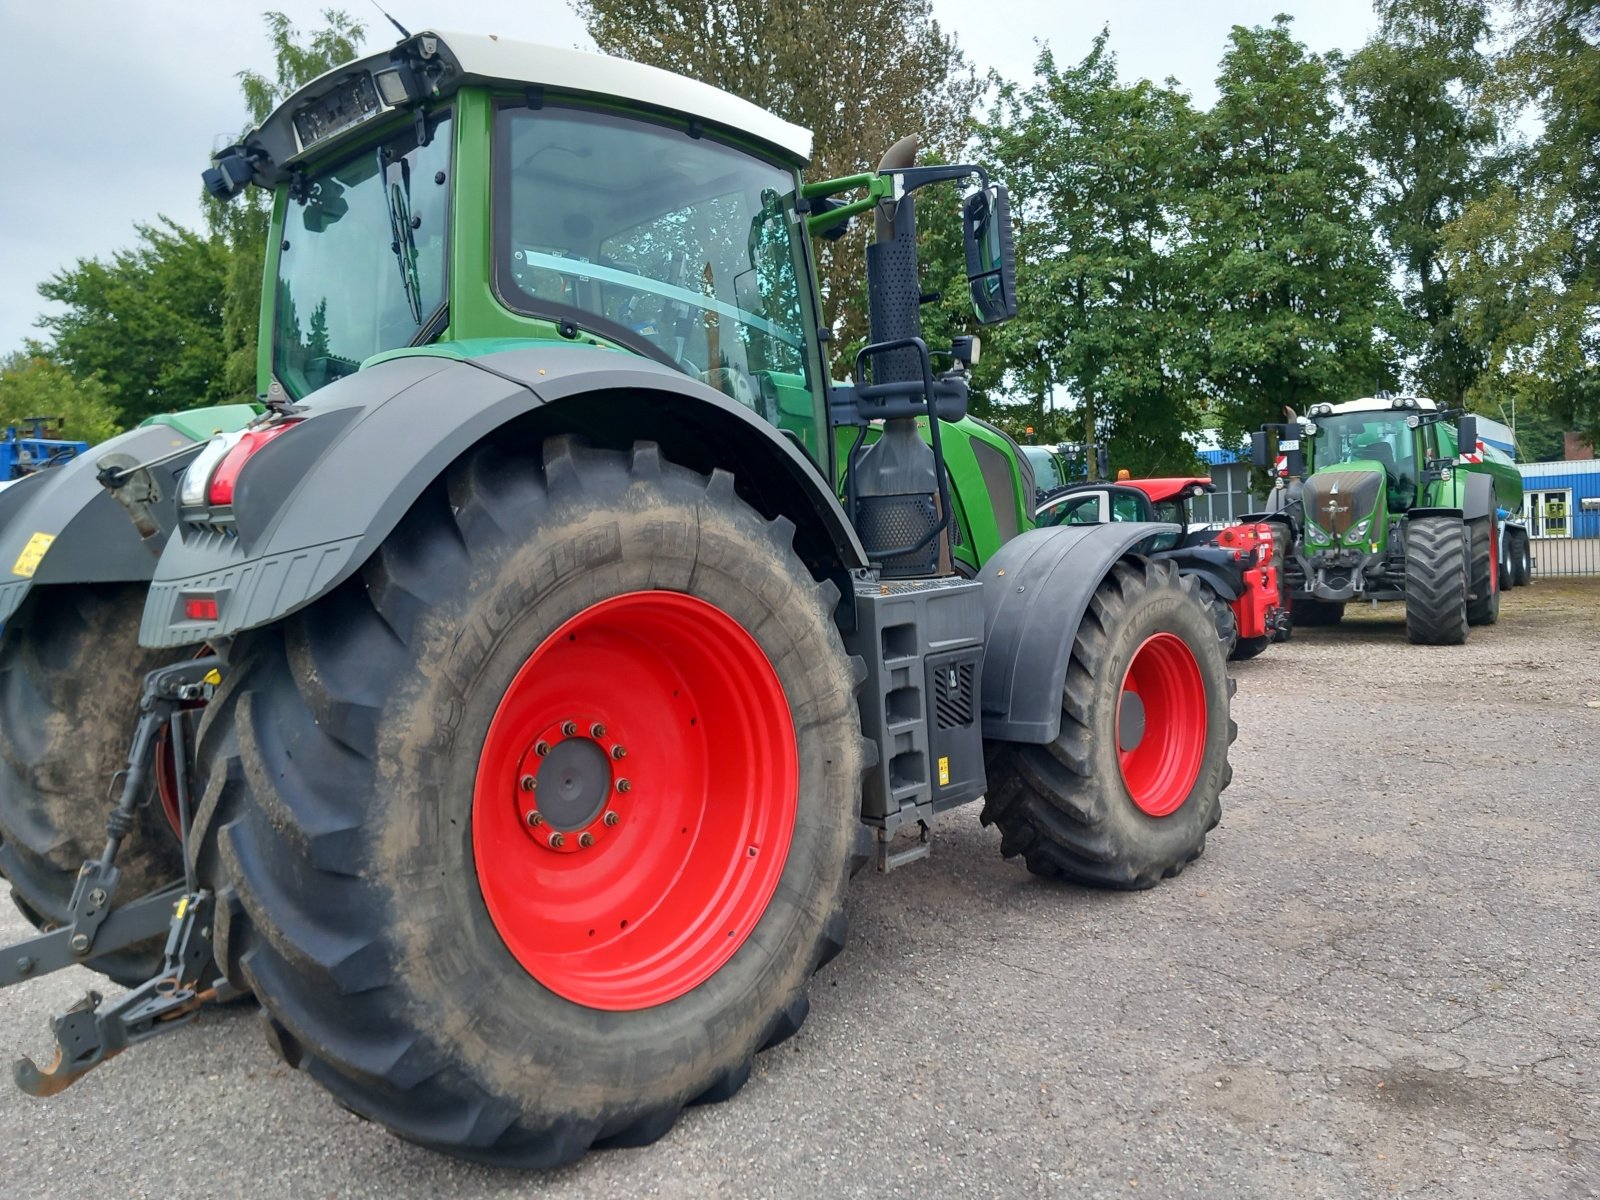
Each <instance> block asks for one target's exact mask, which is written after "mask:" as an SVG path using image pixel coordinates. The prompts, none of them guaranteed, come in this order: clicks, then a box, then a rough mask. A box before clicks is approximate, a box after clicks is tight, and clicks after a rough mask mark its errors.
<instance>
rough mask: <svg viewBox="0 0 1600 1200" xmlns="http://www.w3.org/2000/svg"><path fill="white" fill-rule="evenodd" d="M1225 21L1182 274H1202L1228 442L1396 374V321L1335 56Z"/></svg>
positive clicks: (1279, 25)
mask: <svg viewBox="0 0 1600 1200" xmlns="http://www.w3.org/2000/svg"><path fill="white" fill-rule="evenodd" d="M1289 24H1290V22H1289V18H1287V17H1281V16H1280V17H1279V18H1277V19H1276V20H1275V21H1274V22H1273V23H1272V25H1270V26H1265V27H1263V26H1257V27H1255V28H1253V29H1246V28H1243V27H1242V26H1235V27H1234V29H1233V33H1232V34H1231V36H1230V39H1229V41H1230V46H1229V49H1228V51H1227V53H1226V54H1225V55H1224V57H1223V60H1222V69H1221V74H1220V75H1219V76H1218V79H1217V87H1218V90H1219V92H1220V96H1219V97H1218V100H1217V103H1216V106H1215V107H1214V108H1213V109H1212V111H1211V112H1210V113H1209V114H1207V115H1206V117H1205V118H1204V120H1203V121H1202V123H1201V136H1200V150H1201V154H1202V157H1203V163H1202V167H1201V175H1200V178H1199V181H1198V182H1199V186H1198V187H1197V188H1196V190H1195V192H1194V207H1193V215H1192V217H1191V234H1192V242H1191V252H1190V253H1187V254H1185V255H1184V258H1185V260H1186V262H1187V265H1188V273H1189V274H1190V276H1191V277H1192V278H1195V279H1197V280H1199V281H1200V286H1201V288H1202V289H1203V292H1204V294H1203V295H1202V297H1201V298H1200V301H1199V307H1200V311H1201V314H1202V321H1203V327H1204V330H1205V337H1206V343H1207V356H1208V363H1207V373H1208V375H1209V377H1210V384H1211V387H1212V389H1213V391H1214V394H1215V397H1216V416H1217V420H1218V425H1219V427H1220V429H1221V432H1222V434H1223V436H1224V438H1225V439H1227V440H1228V441H1229V442H1233V441H1236V440H1238V439H1239V438H1240V437H1241V436H1242V435H1243V434H1244V433H1245V432H1247V431H1249V430H1251V429H1254V428H1256V427H1258V426H1259V425H1260V424H1262V423H1263V422H1266V421H1272V420H1281V419H1282V418H1281V412H1282V409H1283V407H1284V406H1285V405H1287V406H1290V407H1292V408H1294V409H1295V410H1296V411H1299V412H1304V411H1305V410H1306V408H1308V407H1309V406H1310V405H1311V404H1314V403H1317V402H1319V401H1329V402H1338V401H1342V400H1348V399H1350V398H1352V397H1355V396H1362V395H1368V394H1370V393H1371V392H1372V391H1373V390H1375V389H1376V388H1378V387H1380V386H1383V385H1387V384H1392V383H1393V382H1394V381H1395V371H1394V365H1393V359H1394V358H1395V357H1397V356H1396V354H1395V347H1394V346H1393V345H1392V344H1390V342H1389V341H1388V338H1387V334H1388V333H1389V331H1390V330H1391V329H1392V328H1393V327H1394V326H1395V325H1396V324H1397V318H1398V313H1397V312H1396V311H1395V305H1394V302H1393V292H1392V290H1391V288H1390V286H1389V281H1388V278H1387V268H1386V264H1385V263H1384V261H1383V259H1382V256H1381V255H1380V253H1379V251H1378V247H1377V244H1376V239H1375V236H1374V231H1373V228H1372V224H1371V221H1370V220H1369V218H1368V216H1367V214H1366V211H1365V207H1364V206H1365V201H1366V198H1367V196H1366V192H1367V179H1366V173H1365V171H1364V170H1363V168H1362V165H1361V161H1360V158H1359V153H1358V146H1357V144H1356V142H1355V139H1354V137H1353V136H1352V135H1351V134H1350V132H1349V131H1348V130H1346V129H1344V128H1343V127H1341V124H1340V112H1339V108H1338V106H1337V104H1336V102H1335V92H1334V82H1335V80H1334V67H1335V66H1336V63H1335V62H1334V61H1333V60H1330V59H1328V58H1325V57H1322V56H1320V55H1315V54H1311V53H1308V52H1307V50H1306V47H1305V46H1304V45H1302V44H1301V43H1300V42H1298V41H1296V40H1295V39H1294V38H1293V36H1291V34H1290V31H1289Z"/></svg>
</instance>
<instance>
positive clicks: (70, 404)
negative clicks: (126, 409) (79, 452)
mask: <svg viewBox="0 0 1600 1200" xmlns="http://www.w3.org/2000/svg"><path fill="white" fill-rule="evenodd" d="M30 417H49V418H51V419H52V427H53V428H54V430H55V431H56V433H57V436H60V437H63V438H68V439H71V440H72V441H76V442H89V443H91V444H93V443H95V442H103V441H105V440H106V438H108V437H110V436H111V435H112V434H114V433H116V432H118V430H119V428H120V423H119V422H118V419H117V409H116V404H115V402H114V401H113V398H112V394H111V389H110V388H108V387H107V386H106V385H105V384H104V383H103V382H102V381H101V380H100V378H99V377H98V376H96V375H90V376H87V377H85V378H82V379H80V378H77V377H76V376H74V375H73V374H72V372H71V371H69V370H67V368H66V367H64V366H62V365H61V364H60V363H57V362H51V361H50V359H48V358H46V357H45V356H44V355H43V353H42V352H41V350H40V347H38V346H36V345H35V346H30V347H29V348H28V349H27V350H24V351H18V352H17V353H15V354H9V355H7V356H6V357H5V358H0V429H5V428H7V427H10V426H21V425H22V423H23V422H24V421H26V420H28V418H30Z"/></svg>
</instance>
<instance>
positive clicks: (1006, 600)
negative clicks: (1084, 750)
mask: <svg viewBox="0 0 1600 1200" xmlns="http://www.w3.org/2000/svg"><path fill="white" fill-rule="evenodd" d="M1172 529H1173V526H1171V525H1163V524H1155V523H1151V522H1144V521H1116V522H1112V523H1110V524H1106V525H1056V526H1052V527H1050V528H1048V529H1032V530H1029V531H1028V532H1026V533H1022V534H1019V535H1018V536H1017V537H1015V538H1013V539H1012V540H1011V541H1009V542H1007V543H1006V544H1005V545H1004V546H1002V547H1001V548H1000V550H999V552H998V553H997V554H996V555H995V556H994V557H993V558H991V559H990V560H989V561H988V562H987V563H985V564H984V567H983V570H981V571H980V572H978V578H979V579H980V580H982V582H983V585H984V586H983V615H984V630H985V635H986V645H985V648H984V655H983V676H982V684H981V691H980V696H981V709H982V714H983V736H984V738H985V739H986V740H991V741H1002V742H1035V743H1044V742H1050V741H1054V740H1055V738H1056V736H1057V735H1058V734H1059V733H1060V732H1061V691H1062V688H1063V687H1064V686H1065V684H1066V681H1067V665H1068V663H1069V662H1070V661H1071V659H1072V643H1073V639H1074V638H1075V637H1076V635H1077V630H1078V625H1079V624H1080V623H1081V622H1082V621H1083V614H1084V613H1085V612H1086V611H1087V610H1088V607H1089V600H1090V598H1091V597H1092V596H1093V595H1094V593H1095V589H1096V588H1098V587H1099V586H1100V581H1101V580H1103V579H1104V578H1105V577H1106V575H1107V573H1108V572H1109V571H1110V570H1111V568H1112V566H1113V565H1114V564H1115V563H1116V562H1117V561H1118V560H1119V559H1121V558H1123V557H1124V556H1125V555H1127V554H1129V552H1130V551H1131V550H1132V549H1133V548H1134V547H1135V546H1137V545H1138V544H1139V543H1140V542H1142V541H1144V540H1145V539H1146V538H1148V537H1151V536H1153V535H1156V534H1160V533H1168V532H1170V531H1171V530H1172Z"/></svg>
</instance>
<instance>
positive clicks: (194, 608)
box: [183, 596, 217, 621]
mask: <svg viewBox="0 0 1600 1200" xmlns="http://www.w3.org/2000/svg"><path fill="white" fill-rule="evenodd" d="M183 619H184V620H186V621H215V620H216V619H217V598H216V597H215V596H185V597H184V598H183Z"/></svg>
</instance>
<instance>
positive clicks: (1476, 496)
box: [1406, 471, 1498, 521]
mask: <svg viewBox="0 0 1600 1200" xmlns="http://www.w3.org/2000/svg"><path fill="white" fill-rule="evenodd" d="M1462 475H1463V477H1464V479H1465V482H1466V487H1465V488H1464V489H1463V492H1464V495H1463V496H1462V499H1461V507H1460V508H1413V509H1412V510H1411V511H1410V512H1408V513H1406V516H1408V517H1412V518H1416V517H1460V518H1462V519H1463V520H1466V521H1475V520H1477V519H1478V518H1479V517H1487V516H1489V515H1490V514H1492V513H1494V512H1496V511H1497V510H1498V505H1497V504H1496V503H1495V496H1494V480H1493V479H1491V478H1489V476H1487V475H1480V474H1478V473H1477V472H1476V471H1465V472H1462Z"/></svg>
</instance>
